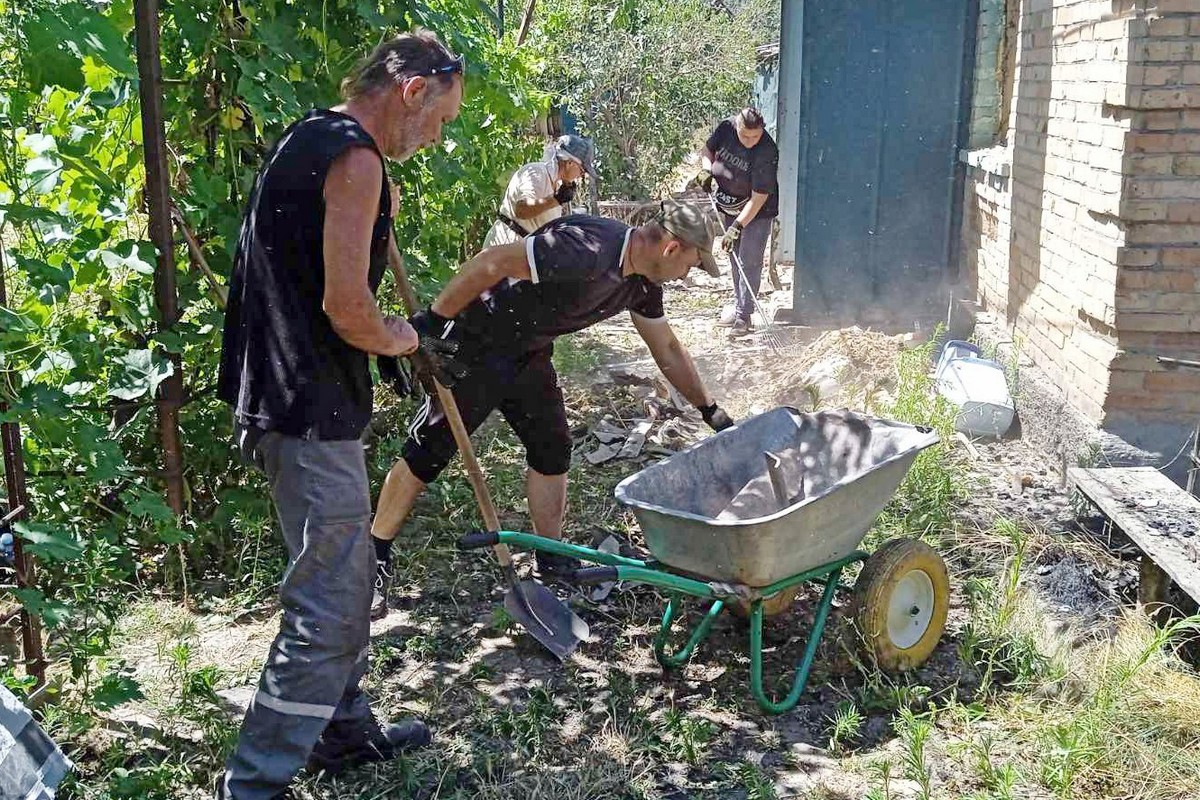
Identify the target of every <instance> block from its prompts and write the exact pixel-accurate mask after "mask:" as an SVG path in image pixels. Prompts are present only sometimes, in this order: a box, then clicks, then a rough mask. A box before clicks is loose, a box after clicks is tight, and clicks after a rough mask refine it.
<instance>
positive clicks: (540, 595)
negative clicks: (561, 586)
mask: <svg viewBox="0 0 1200 800" xmlns="http://www.w3.org/2000/svg"><path fill="white" fill-rule="evenodd" d="M504 610H505V611H507V612H508V615H509V616H510V617H512V618H513V619H515V620H516V621H517V622H519V623H521V625H522V626H523V627H524V628H525V630H527V631H529V633H530V634H531V635H532V636H533V638H535V639H537V640H538V641H539V642H541V643H542V645H543V646H544V647H545V648H546V649H547V650H549V651H550V652H551V653H553V654H554V655H556V656H558V658H559V660H562V659H565V658H566V657H567V656H569V655H571V653H573V652H575V648H576V647H578V646H579V643H580V642H581V641H584V640H586V639H587V638H588V636H589V635H590V634H591V631H590V630H589V629H588V624H587V623H586V622H584V621H583V620H582V619H580V618H579V617H578V616H577V615H576V614H575V613H574V612H572V611H571V609H569V608H567V606H566V605H565V604H564V603H563V602H562V601H561V600H559V599H558V598H557V597H555V596H554V592H551V591H550V590H549V589H547V588H546V587H545V586H542V585H541V584H540V583H538V582H537V581H529V580H526V581H521V582H520V583H516V584H513V586H512V588H511V589H509V590H508V593H507V594H505V595H504Z"/></svg>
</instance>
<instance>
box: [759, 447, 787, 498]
mask: <svg viewBox="0 0 1200 800" xmlns="http://www.w3.org/2000/svg"><path fill="white" fill-rule="evenodd" d="M763 458H764V459H766V462H767V476H768V477H769V478H770V479H771V491H772V492H774V493H775V502H776V503H779V507H780V508H787V506H788V493H787V484H786V483H784V480H783V469H782V466H783V459H781V458H780V457H779V456H777V455H775V454H774V453H772V452H769V451H768V452H764V453H763Z"/></svg>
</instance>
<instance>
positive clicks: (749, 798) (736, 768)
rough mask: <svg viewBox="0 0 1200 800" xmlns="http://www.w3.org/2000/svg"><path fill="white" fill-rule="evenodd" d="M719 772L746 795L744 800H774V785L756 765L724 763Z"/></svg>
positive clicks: (744, 762)
mask: <svg viewBox="0 0 1200 800" xmlns="http://www.w3.org/2000/svg"><path fill="white" fill-rule="evenodd" d="M721 772H722V773H724V775H725V777H726V779H727V780H729V781H731V782H732V785H733V786H734V787H736V788H738V789H741V790H743V791H744V792H745V793H746V795H745V796H746V800H775V797H776V794H775V783H774V781H772V780H771V778H770V776H768V775H767V774H766V773H765V772H763V770H762V768H761V767H759V766H758V765H757V764H754V763H751V762H749V761H736V762H726V763H724V764H722V765H721Z"/></svg>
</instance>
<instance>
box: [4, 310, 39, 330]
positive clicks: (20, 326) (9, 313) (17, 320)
mask: <svg viewBox="0 0 1200 800" xmlns="http://www.w3.org/2000/svg"><path fill="white" fill-rule="evenodd" d="M40 329H41V326H40V325H38V324H37V322H36V321H34V320H32V319H30V318H29V317H27V316H26V315H24V314H22V313H20V312H18V311H14V310H12V309H11V308H5V307H3V306H0V333H36V332H37V331H38V330H40Z"/></svg>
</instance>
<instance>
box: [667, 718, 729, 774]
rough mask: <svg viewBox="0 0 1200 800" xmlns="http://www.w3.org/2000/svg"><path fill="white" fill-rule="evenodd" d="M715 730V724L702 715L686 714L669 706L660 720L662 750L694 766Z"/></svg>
mask: <svg viewBox="0 0 1200 800" xmlns="http://www.w3.org/2000/svg"><path fill="white" fill-rule="evenodd" d="M716 730H717V728H716V726H715V725H714V724H713V723H712V722H710V721H709V720H707V719H704V718H703V717H698V716H695V715H690V714H687V713H686V712H684V711H681V710H679V709H678V708H675V707H672V708H669V709H667V711H666V713H665V714H664V715H663V721H662V739H663V741H664V744H665V745H666V746H665V747H664V750H666V751H667V752H668V754H669V755H670V757H672V758H677V759H680V760H682V761H686V762H687V763H688V764H691V765H693V766H695V765H696V764H699V763H700V761H701V760H702V758H703V757H704V755H705V754H706V753H707V751H708V745H709V743H710V742H712V740H713V737H714V736H715V735H716Z"/></svg>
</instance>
